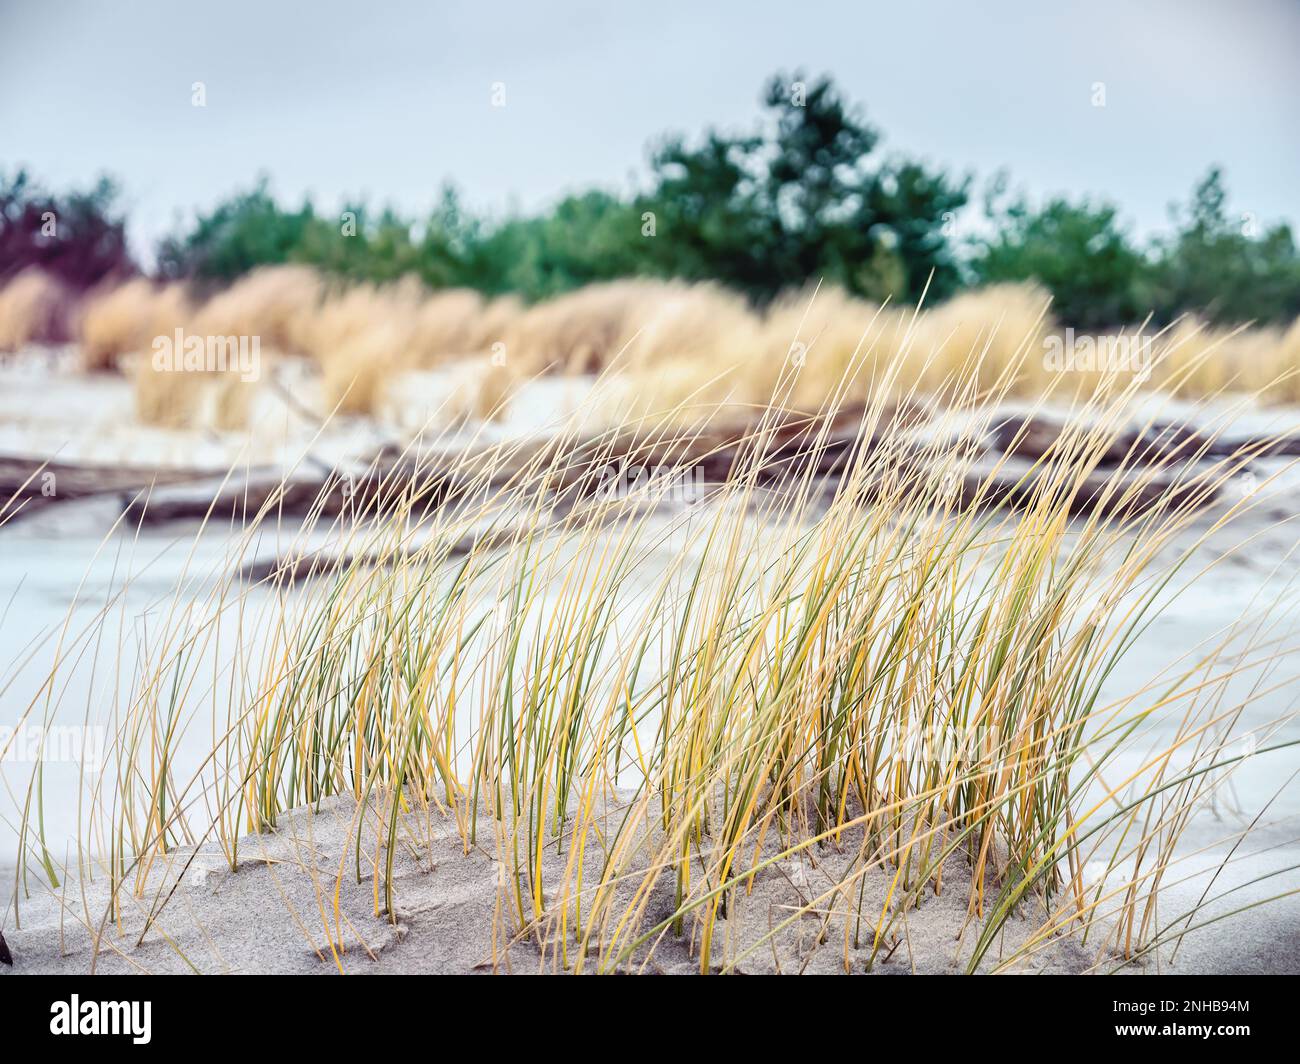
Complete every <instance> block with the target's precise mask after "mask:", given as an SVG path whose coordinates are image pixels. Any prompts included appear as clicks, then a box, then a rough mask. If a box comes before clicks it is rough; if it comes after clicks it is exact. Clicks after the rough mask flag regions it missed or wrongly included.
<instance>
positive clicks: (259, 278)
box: [193, 266, 324, 353]
mask: <svg viewBox="0 0 1300 1064" xmlns="http://www.w3.org/2000/svg"><path fill="white" fill-rule="evenodd" d="M323 294H324V284H323V282H322V281H321V279H320V277H319V276H318V275H317V274H316V272H315V271H314V270H311V269H309V268H308V267H305V266H269V267H263V268H261V269H257V270H253V271H252V272H251V273H249V274H248V275H247V276H245V277H242V278H240V279H239V280H238V281H236V282H235V283H234V284H233V285H231V286H230V287H229V288H227V289H225V290H224V291H222V292H218V293H217V294H216V295H214V296H213V297H212V298H211V299H209V300H208V301H207V302H206V303H204V304H203V305H202V306H201V307H200V308H199V309H198V310H197V311H196V312H195V315H194V322H193V328H194V330H195V331H196V332H197V333H199V334H202V335H204V336H248V337H253V336H256V337H258V338H259V340H260V344H261V347H262V348H263V349H264V350H267V351H269V352H276V351H279V352H293V353H297V352H298V346H297V345H298V343H299V340H300V335H301V329H302V328H303V322H305V321H310V319H311V318H312V316H313V315H315V314H316V312H317V310H318V308H319V305H320V302H321V299H322V297H323Z"/></svg>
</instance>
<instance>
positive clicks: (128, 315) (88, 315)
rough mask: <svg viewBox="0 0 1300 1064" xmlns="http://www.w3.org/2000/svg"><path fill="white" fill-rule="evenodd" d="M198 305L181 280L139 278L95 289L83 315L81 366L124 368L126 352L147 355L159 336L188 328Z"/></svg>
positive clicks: (81, 317)
mask: <svg viewBox="0 0 1300 1064" xmlns="http://www.w3.org/2000/svg"><path fill="white" fill-rule="evenodd" d="M193 309H194V308H193V305H192V303H191V301H190V299H189V296H188V295H187V294H186V292H185V289H184V288H183V287H182V286H181V285H176V284H169V285H156V284H154V283H153V282H151V281H148V280H145V279H144V278H140V277H137V278H134V279H133V280H130V281H127V282H126V283H124V284H120V285H116V286H113V287H111V288H108V289H107V290H103V291H99V292H95V293H92V294H91V295H90V296H89V297H88V298H87V299H86V301H85V302H84V304H83V306H82V309H81V315H80V339H81V365H82V368H83V369H85V370H89V371H102V370H111V369H120V368H121V364H122V361H123V359H125V358H126V357H127V356H139V355H143V354H147V352H148V351H149V348H150V344H151V343H152V342H153V339H154V337H156V336H170V335H171V334H172V333H173V332H174V331H175V330H176V329H177V328H183V327H184V326H185V325H186V324H187V323H188V322H189V320H190V318H191V316H192V314H193Z"/></svg>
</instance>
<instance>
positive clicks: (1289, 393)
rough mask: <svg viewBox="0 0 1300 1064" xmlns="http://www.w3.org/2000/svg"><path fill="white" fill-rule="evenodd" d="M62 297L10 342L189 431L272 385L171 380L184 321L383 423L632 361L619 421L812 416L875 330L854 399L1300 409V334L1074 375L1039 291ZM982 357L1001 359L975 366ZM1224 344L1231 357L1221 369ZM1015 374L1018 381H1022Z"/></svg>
mask: <svg viewBox="0 0 1300 1064" xmlns="http://www.w3.org/2000/svg"><path fill="white" fill-rule="evenodd" d="M37 288H40V291H39V292H38V291H37ZM47 289H48V286H43V287H42V286H40V285H38V284H37V281H36V280H35V279H33V278H20V279H18V280H15V281H14V282H12V283H11V284H10V286H9V288H8V289H7V290H6V292H5V293H4V294H0V318H2V319H5V320H8V321H10V322H11V325H10V326H0V341H3V340H4V339H5V336H7V335H8V333H13V337H11V338H10V339H9V341H7V342H8V343H9V344H10V346H20V341H21V342H27V340H29V339H31V338H33V337H36V335H37V332H39V329H38V326H39V322H38V321H37V319H38V318H40V319H41V320H44V318H43V317H42V315H44V316H45V317H48V316H49V315H50V314H53V313H55V311H56V309H58V313H59V314H62V315H63V316H64V317H70V316H74V317H77V320H78V321H79V338H80V345H81V352H82V363H83V365H84V366H85V368H87V369H92V370H100V369H111V368H114V367H118V368H125V369H126V370H127V372H129V373H130V374H131V375H132V377H133V379H134V382H135V390H136V394H137V401H136V412H137V415H138V416H139V417H140V419H141V420H142V421H144V422H145V423H148V424H158V425H166V426H173V427H176V426H185V425H193V424H196V423H198V422H203V423H205V424H210V425H212V427H218V428H239V427H242V425H244V424H245V423H246V420H247V416H248V411H249V410H250V409H251V407H252V396H253V395H254V394H255V392H256V388H255V387H249V386H245V387H235V386H234V385H233V383H231V382H215V384H214V381H213V380H212V379H210V377H209V376H207V375H204V374H193V375H190V374H180V375H173V374H167V375H160V374H157V373H155V372H152V370H151V366H150V364H149V361H148V358H147V355H148V351H149V346H150V343H151V341H152V339H153V337H155V336H157V335H170V334H171V333H172V331H173V330H174V329H175V328H178V327H180V328H184V329H185V330H186V332H187V333H190V334H195V335H200V336H208V335H218V336H256V337H258V338H259V340H260V342H261V348H262V353H263V357H264V358H265V359H266V364H267V366H268V367H273V366H274V364H275V362H276V360H277V359H279V358H282V357H285V356H291V357H300V358H304V359H306V360H307V361H308V363H309V364H310V365H311V366H312V367H314V369H315V371H316V380H317V382H318V392H319V394H318V395H315V396H312V397H308V399H309V405H315V406H316V407H317V408H318V409H319V410H321V411H322V412H327V411H336V412H337V413H339V414H343V415H358V416H365V417H371V418H375V417H378V418H381V419H382V418H384V417H387V416H388V414H389V413H391V409H392V407H393V405H394V400H395V399H396V398H398V397H400V396H401V394H402V393H403V390H404V389H405V383H404V382H405V380H406V377H407V375H409V374H411V373H420V372H427V371H430V370H439V371H442V370H447V371H449V372H448V373H447V374H446V379H445V380H444V381H443V386H444V387H445V388H450V389H453V390H454V391H455V392H456V395H455V396H454V397H453V399H454V401H453V402H451V403H450V404H449V406H448V409H455V410H459V411H462V412H463V415H464V416H470V417H480V416H483V415H485V414H492V415H494V416H501V415H503V414H505V413H506V412H507V411H508V407H509V397H510V395H511V394H512V393H513V392H516V391H517V390H518V389H519V388H520V387H521V386H522V385H523V384H524V383H525V382H527V381H530V380H533V379H535V378H537V377H538V376H540V375H544V374H556V373H567V374H601V373H606V372H608V371H610V370H611V369H617V370H618V372H619V373H620V374H621V375H622V377H623V381H622V384H621V388H619V389H610V390H608V391H609V395H610V397H611V398H612V399H613V400H614V402H613V404H612V405H611V407H610V409H609V412H608V414H607V420H608V421H609V422H610V423H611V424H616V423H617V422H618V421H620V420H622V419H624V418H629V417H632V418H636V417H640V416H642V415H643V414H645V413H646V412H648V411H655V410H657V411H661V412H662V411H668V410H675V409H680V410H682V411H683V412H684V414H685V419H686V420H687V421H689V419H690V418H691V417H693V416H694V412H693V408H694V407H701V406H710V407H713V408H719V407H723V406H730V407H734V408H735V410H733V411H730V414H731V415H736V414H738V413H739V414H740V415H743V414H744V412H745V411H746V410H749V409H753V408H758V407H761V406H762V405H763V404H764V403H765V402H766V401H767V399H768V397H769V396H771V395H772V393H773V390H774V389H775V388H776V387H777V385H778V382H779V381H780V380H781V379H782V378H783V377H784V376H785V375H786V374H787V373H789V371H790V369H791V367H792V366H794V367H795V368H798V369H799V373H798V374H797V376H796V377H795V378H794V383H793V387H792V390H791V392H790V394H789V395H788V397H787V398H788V402H789V404H790V405H791V406H792V407H793V408H795V409H799V410H803V411H806V412H811V411H815V410H817V409H818V408H820V407H821V406H822V404H823V403H824V402H825V401H826V400H827V398H828V397H829V396H830V395H832V394H834V393H835V391H836V388H837V385H838V382H839V381H841V380H842V379H844V378H845V375H846V371H847V370H848V369H849V367H850V366H852V365H854V363H855V361H856V358H857V354H856V353H857V352H858V351H859V348H860V346H861V345H860V341H861V340H862V338H863V336H864V334H865V335H866V337H867V339H868V341H869V342H868V344H867V347H868V348H869V350H870V351H871V352H872V354H871V364H870V365H861V366H856V368H855V370H854V372H853V374H852V383H851V385H850V387H849V390H848V392H847V393H846V394H845V396H844V400H845V401H849V402H869V401H870V400H871V398H872V391H873V389H874V388H876V387H877V386H878V385H879V382H880V380H881V379H882V376H883V368H884V367H885V366H886V365H891V364H894V363H899V362H901V363H902V364H903V367H902V368H901V369H899V370H898V371H897V372H896V373H894V374H893V379H894V380H895V382H896V390H898V391H902V390H907V389H912V388H915V389H916V390H918V391H920V392H923V393H925V394H927V395H930V396H940V397H941V394H940V393H941V392H942V390H943V387H944V386H945V385H944V382H946V381H951V380H952V379H954V377H955V374H956V371H957V370H958V369H960V368H962V367H964V366H967V365H968V364H969V365H970V368H971V372H973V373H974V374H975V377H976V378H977V380H978V383H979V384H980V386H982V387H984V388H990V387H992V386H993V385H994V384H995V383H997V384H998V386H999V387H1000V388H1001V389H1002V391H1003V392H1004V394H1006V395H1009V396H1016V397H1027V398H1034V397H1039V396H1043V395H1051V396H1053V397H1056V398H1059V399H1060V400H1061V401H1062V402H1065V403H1067V404H1068V403H1072V402H1076V401H1081V400H1083V399H1084V398H1086V397H1087V396H1088V395H1089V394H1091V392H1092V391H1093V390H1094V389H1095V388H1096V387H1097V385H1098V383H1099V382H1100V381H1103V380H1110V381H1111V382H1112V385H1113V386H1122V385H1123V383H1124V382H1125V379H1126V378H1127V377H1137V378H1138V383H1139V385H1140V386H1141V387H1142V388H1143V389H1145V390H1148V391H1152V390H1155V391H1165V392H1172V393H1174V394H1176V395H1178V396H1179V397H1180V398H1184V399H1188V400H1192V401H1197V400H1200V399H1202V398H1204V397H1207V396H1210V395H1216V394H1221V393H1225V392H1230V393H1240V394H1249V395H1252V396H1255V397H1256V398H1258V399H1259V400H1260V401H1262V402H1265V403H1290V402H1295V401H1296V400H1297V398H1300V383H1297V381H1300V374H1298V373H1297V371H1298V370H1300V323H1296V324H1295V325H1293V326H1291V327H1290V328H1289V329H1280V328H1262V329H1255V328H1249V327H1244V326H1243V327H1241V328H1238V329H1212V328H1209V327H1206V326H1204V325H1202V324H1199V323H1197V322H1195V321H1192V320H1182V321H1179V322H1176V323H1174V324H1173V325H1171V326H1169V327H1166V328H1164V329H1155V328H1152V327H1150V325H1149V323H1144V322H1134V323H1131V325H1130V326H1129V327H1127V328H1125V329H1122V330H1117V331H1116V332H1115V333H1113V334H1108V335H1106V336H1100V337H1089V338H1087V341H1088V343H1089V344H1090V345H1092V346H1090V347H1089V349H1088V351H1087V352H1086V353H1083V354H1079V355H1078V356H1077V357H1076V354H1075V353H1074V352H1070V353H1069V354H1068V355H1066V356H1065V357H1066V358H1068V359H1070V360H1071V362H1070V364H1069V365H1066V366H1062V365H1061V364H1059V363H1060V362H1061V356H1059V355H1057V356H1055V360H1054V356H1053V353H1052V352H1053V350H1054V348H1053V346H1052V345H1053V344H1056V345H1057V346H1056V348H1055V350H1057V351H1059V350H1060V349H1061V342H1062V337H1063V336H1064V335H1065V331H1064V330H1063V329H1062V328H1061V326H1060V325H1059V324H1058V323H1057V322H1056V321H1054V320H1053V318H1052V312H1051V305H1050V299H1049V297H1048V295H1047V294H1046V292H1044V291H1043V290H1041V289H1039V288H1036V287H1035V286H1033V285H1024V284H1004V285H993V286H990V287H987V288H984V289H981V290H978V291H975V292H969V293H965V294H963V295H960V296H958V297H956V298H954V299H953V300H951V301H949V302H948V303H945V304H942V305H938V306H926V305H924V301H923V305H922V307H921V308H919V309H918V308H914V307H903V306H891V305H884V306H879V305H874V304H871V303H868V302H865V301H863V300H860V299H855V298H853V297H850V296H848V295H847V294H845V293H844V292H843V291H841V290H838V289H834V288H829V287H825V286H820V285H819V286H814V287H813V288H810V289H808V290H806V291H799V292H790V293H787V294H786V295H784V296H782V297H781V298H779V299H777V300H776V301H775V302H774V303H773V304H772V305H771V306H770V307H767V308H765V309H762V310H758V309H755V308H753V307H751V306H749V305H747V304H746V302H745V301H744V300H743V299H742V298H741V297H739V296H738V295H736V294H734V293H731V292H728V291H726V290H724V289H722V288H720V287H718V286H716V285H712V284H688V283H684V282H677V281H658V280H650V279H629V280H622V281H615V282H607V283H600V284H592V285H589V286H587V287H585V288H582V289H579V290H577V291H574V292H571V293H568V294H566V295H562V296H558V297H556V298H554V299H550V300H547V301H544V302H542V303H539V304H536V305H534V306H531V307H524V306H523V305H522V304H521V303H520V302H519V301H518V300H517V299H515V298H513V297H502V298H496V299H485V298H484V297H483V296H481V295H479V294H478V293H476V292H472V291H469V290H463V289H448V290H443V291H429V290H427V289H425V288H424V287H423V286H421V285H420V284H418V283H417V282H415V281H414V279H412V278H405V279H402V280H400V281H396V282H392V283H389V284H383V285H376V284H351V285H349V284H346V283H343V282H340V281H337V280H334V281H327V280H326V279H324V278H323V277H321V276H319V275H317V274H316V273H314V272H313V271H311V270H309V269H307V268H305V267H298V266H280V267H270V268H265V269H261V270H256V271H254V272H253V273H251V274H249V275H248V276H247V277H245V278H243V279H241V280H240V281H238V282H236V283H235V284H234V285H232V286H231V287H230V288H228V289H226V290H224V291H219V292H216V293H212V294H209V295H208V296H207V298H204V299H199V298H197V296H196V294H195V293H191V292H187V291H186V290H185V289H183V288H182V287H180V286H177V285H165V286H159V285H155V284H152V283H151V282H148V281H146V280H143V279H136V280H132V281H128V282H126V283H125V284H122V285H120V286H118V287H116V288H113V289H110V290H108V291H102V292H97V293H93V294H92V295H91V296H90V297H89V298H87V299H86V300H84V301H83V305H82V307H81V309H80V313H79V315H77V314H74V313H73V312H72V311H71V310H69V309H68V306H67V304H68V301H67V300H66V299H64V300H63V301H62V302H61V303H60V302H58V300H56V299H55V295H57V294H56V293H53V292H51V291H47ZM38 297H39V298H38ZM56 304H57V307H56ZM6 307H9V308H11V309H10V310H6V309H5V308H6ZM20 323H25V324H20ZM15 329H17V330H19V331H18V332H14V330H15ZM33 329H36V330H37V332H33ZM6 330H8V332H6ZM1115 345H1118V346H1119V348H1120V349H1121V350H1120V351H1119V353H1118V354H1117V353H1116V352H1115V350H1114V347H1115ZM1126 345H1127V346H1126ZM976 349H978V350H979V351H980V352H981V357H980V358H979V359H978V362H977V363H970V360H969V355H970V353H971V352H972V351H974V350H976ZM1094 350H1095V352H1096V353H1094ZM1207 352H1212V353H1213V357H1208V358H1207V357H1204V356H1205V355H1206V353H1207ZM1011 365H1015V367H1016V372H1015V374H1014V375H1013V376H1012V377H1010V378H1008V377H1006V373H1005V371H1006V369H1007V367H1008V366H1011ZM1189 367H1195V370H1194V372H1189V371H1188V370H1189ZM160 376H161V377H163V379H159V378H160ZM214 388H216V390H217V391H219V392H220V397H219V399H218V400H217V401H216V402H215V403H214V402H213V401H212V400H210V399H208V398H204V395H205V394H208V393H212V392H213V390H214ZM620 392H621V394H620ZM192 393H199V394H197V395H196V394H192ZM688 397H689V398H690V400H691V401H690V402H689V403H688V402H686V401H685V400H686V399H687V398H688ZM727 413H728V412H727V411H725V410H724V411H723V412H722V415H721V416H727Z"/></svg>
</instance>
